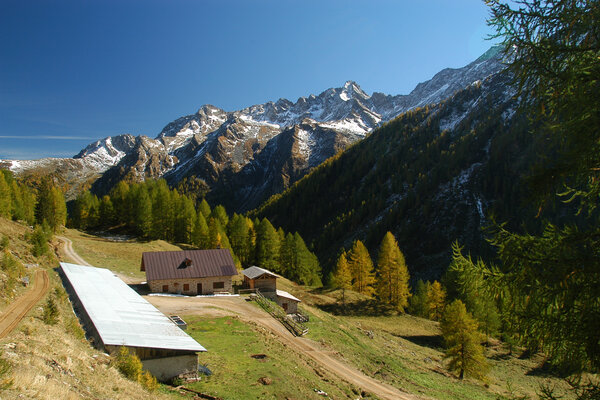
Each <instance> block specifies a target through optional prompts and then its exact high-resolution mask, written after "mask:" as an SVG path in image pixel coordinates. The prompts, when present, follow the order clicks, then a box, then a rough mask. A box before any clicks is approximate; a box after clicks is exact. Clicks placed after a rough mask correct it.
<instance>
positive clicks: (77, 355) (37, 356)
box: [0, 218, 173, 400]
mask: <svg viewBox="0 0 600 400" xmlns="http://www.w3.org/2000/svg"><path fill="white" fill-rule="evenodd" d="M29 231H30V230H29V228H28V227H25V226H23V225H20V224H18V223H15V222H12V221H9V220H6V219H3V218H0V235H6V236H8V237H9V238H10V245H9V248H8V249H9V251H10V253H11V254H12V255H13V256H14V257H15V258H16V259H17V260H18V261H19V262H22V263H32V264H39V267H40V268H44V269H46V270H47V271H48V274H49V277H50V291H49V294H48V296H46V297H45V298H44V299H43V300H42V301H41V302H40V303H38V305H36V306H35V307H34V308H33V309H32V310H31V311H30V312H29V314H27V315H26V317H25V318H24V319H23V320H22V321H21V323H20V324H19V325H18V326H17V328H16V329H15V330H14V331H13V332H12V333H11V334H9V335H8V336H7V337H6V338H4V339H0V375H1V376H0V387H2V389H0V397H1V398H2V399H17V398H27V399H52V400H55V399H80V398H90V399H98V398H105V399H106V398H111V399H140V400H141V399H147V398H149V397H152V398H157V399H162V398H165V399H166V398H170V397H172V396H173V395H172V394H170V393H167V392H168V391H167V389H165V388H161V389H160V390H161V391H163V392H165V393H166V394H165V393H162V392H161V391H159V392H154V393H152V394H151V393H149V392H147V391H146V390H144V389H143V388H142V387H141V386H140V385H139V384H137V383H134V382H131V381H129V380H127V379H125V378H123V377H122V376H121V375H120V373H119V372H118V371H117V370H116V369H115V368H113V367H111V366H110V360H109V358H108V357H107V356H106V355H105V354H103V353H101V352H99V351H97V350H95V349H93V348H92V347H91V346H90V345H89V343H88V342H87V341H86V340H85V337H84V335H83V331H82V330H81V328H80V326H79V323H78V321H77V318H76V317H75V315H74V314H73V311H72V308H71V305H70V302H69V301H68V298H67V296H66V293H65V292H64V289H62V284H61V283H60V279H59V277H58V274H57V273H56V272H55V271H54V270H53V268H56V267H57V265H58V259H57V258H56V256H55V255H54V251H53V250H54V249H53V250H52V251H51V252H50V253H49V254H47V255H45V256H42V257H34V256H33V255H32V254H31V247H32V246H31V245H30V244H29V243H28V242H27V241H26V240H25V235H26V234H27V233H28V232H29ZM54 246H58V243H54ZM23 290H25V288H19V290H18V293H16V295H19V294H21V293H22V292H23ZM2 294H3V300H4V301H5V303H4V305H6V303H7V302H10V301H12V299H7V298H5V297H4V294H5V293H2ZM49 296H51V297H52V298H53V299H55V301H56V303H57V305H58V322H57V323H56V324H54V325H49V324H46V323H45V322H44V321H43V318H42V316H43V309H44V306H45V304H46V302H47V299H48V297H49Z"/></svg>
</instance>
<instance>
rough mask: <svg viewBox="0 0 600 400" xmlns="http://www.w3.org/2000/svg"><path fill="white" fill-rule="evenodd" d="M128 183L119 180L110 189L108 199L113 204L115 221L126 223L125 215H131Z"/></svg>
mask: <svg viewBox="0 0 600 400" xmlns="http://www.w3.org/2000/svg"><path fill="white" fill-rule="evenodd" d="M128 195H129V185H128V184H127V183H126V182H125V181H119V183H117V184H116V185H115V186H114V187H113V188H112V190H111V191H110V195H109V196H110V201H111V202H112V204H113V209H114V214H115V222H117V221H118V222H122V223H128V221H127V220H126V216H127V215H132V214H133V212H132V211H133V210H132V209H131V208H130V207H129V205H130V202H129V201H128Z"/></svg>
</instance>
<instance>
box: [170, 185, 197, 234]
mask: <svg viewBox="0 0 600 400" xmlns="http://www.w3.org/2000/svg"><path fill="white" fill-rule="evenodd" d="M176 208H177V212H176V213H175V240H176V241H177V242H179V243H192V236H193V232H194V226H195V224H196V210H195V209H194V202H193V201H192V200H191V199H189V198H188V197H187V196H180V197H179V199H178V202H177V206H176Z"/></svg>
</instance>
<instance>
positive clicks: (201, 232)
mask: <svg viewBox="0 0 600 400" xmlns="http://www.w3.org/2000/svg"><path fill="white" fill-rule="evenodd" d="M209 243H210V240H209V234H208V225H207V224H206V220H205V219H204V214H202V212H201V211H198V213H197V214H196V222H195V224H194V231H193V234H192V244H193V245H194V246H196V247H197V248H199V249H208V248H210V245H209Z"/></svg>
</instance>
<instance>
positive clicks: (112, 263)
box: [64, 229, 181, 281]
mask: <svg viewBox="0 0 600 400" xmlns="http://www.w3.org/2000/svg"><path fill="white" fill-rule="evenodd" d="M64 236H66V237H67V238H69V239H71V240H72V241H73V250H75V252H76V253H77V254H79V256H81V257H82V258H83V259H84V260H86V261H87V262H88V263H90V264H91V265H93V266H95V267H100V268H108V269H110V270H112V271H113V272H117V273H119V274H122V275H126V276H128V277H130V278H133V279H137V280H139V281H143V280H145V278H146V277H145V274H144V272H141V271H140V263H141V260H142V253H143V252H145V251H175V250H181V249H180V248H179V247H177V246H175V245H173V244H170V243H167V242H165V241H163V240H154V241H151V242H140V241H137V240H135V239H131V240H126V241H119V242H115V241H114V240H111V239H107V238H103V237H101V236H94V235H90V234H88V233H84V232H80V231H77V230H75V229H67V230H66V231H65V232H64Z"/></svg>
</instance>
